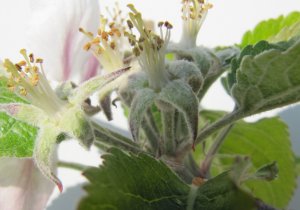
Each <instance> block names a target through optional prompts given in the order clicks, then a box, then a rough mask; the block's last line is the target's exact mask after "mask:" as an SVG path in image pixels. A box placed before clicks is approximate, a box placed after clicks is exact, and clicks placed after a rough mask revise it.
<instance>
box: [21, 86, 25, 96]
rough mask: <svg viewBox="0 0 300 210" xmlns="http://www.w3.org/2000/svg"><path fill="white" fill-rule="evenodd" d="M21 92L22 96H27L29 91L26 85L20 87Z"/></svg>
mask: <svg viewBox="0 0 300 210" xmlns="http://www.w3.org/2000/svg"><path fill="white" fill-rule="evenodd" d="M20 94H21V95H22V96H26V95H27V91H26V89H25V88H24V87H21V88H20Z"/></svg>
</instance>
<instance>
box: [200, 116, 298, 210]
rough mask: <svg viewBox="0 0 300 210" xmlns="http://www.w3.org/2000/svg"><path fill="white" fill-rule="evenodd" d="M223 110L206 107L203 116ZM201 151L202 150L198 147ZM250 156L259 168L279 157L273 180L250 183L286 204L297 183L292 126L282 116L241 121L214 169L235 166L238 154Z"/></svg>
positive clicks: (270, 200) (256, 192) (268, 200)
mask: <svg viewBox="0 0 300 210" xmlns="http://www.w3.org/2000/svg"><path fill="white" fill-rule="evenodd" d="M222 115H223V113H221V112H214V111H213V112H212V111H203V112H201V117H202V119H206V120H211V121H214V120H216V119H217V118H219V117H220V116H222ZM197 153H199V151H197ZM237 155H239V156H249V157H250V158H251V160H252V163H253V166H254V167H255V168H256V169H259V168H260V169H262V168H261V166H263V165H265V164H267V163H270V162H273V161H276V162H277V165H278V169H279V173H278V178H277V179H275V180H274V181H272V182H266V181H260V180H253V181H249V182H247V183H246V186H247V187H248V188H249V189H250V190H251V192H252V193H253V194H254V195H255V196H256V197H259V198H261V199H262V200H263V201H265V202H266V203H269V204H272V205H274V206H276V207H279V208H282V207H286V205H287V204H288V202H289V200H290V199H291V196H292V194H293V192H294V190H295V186H296V171H295V158H294V154H293V152H292V149H291V143H290V139H289V133H288V128H287V126H286V125H285V123H283V122H282V121H281V120H280V119H279V118H270V119H264V120H260V121H258V122H256V123H246V122H244V121H238V122H237V123H236V124H235V126H234V127H233V129H232V130H231V132H230V133H229V135H228V136H227V138H226V139H225V141H224V143H223V145H222V147H221V149H220V151H219V153H218V154H217V156H216V158H215V159H214V162H213V167H212V173H213V174H218V173H220V171H224V170H226V169H228V168H229V167H231V164H232V161H233V160H234V158H235V156H237Z"/></svg>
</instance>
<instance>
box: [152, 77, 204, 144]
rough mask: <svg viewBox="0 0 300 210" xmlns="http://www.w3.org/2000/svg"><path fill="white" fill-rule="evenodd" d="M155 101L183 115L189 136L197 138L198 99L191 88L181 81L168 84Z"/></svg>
mask: <svg viewBox="0 0 300 210" xmlns="http://www.w3.org/2000/svg"><path fill="white" fill-rule="evenodd" d="M157 100H159V101H162V102H164V103H167V104H170V105H171V106H173V107H174V108H176V109H177V110H178V111H180V112H181V113H183V115H184V118H185V120H186V124H187V127H188V128H189V131H190V136H191V137H192V139H193V140H195V139H196V137H197V129H198V104H199V103H198V99H197V97H196V95H195V93H194V92H193V90H192V88H191V87H190V86H189V85H188V84H186V83H185V82H184V81H182V80H174V81H172V82H169V83H168V84H167V85H166V86H165V87H164V88H163V89H162V90H161V92H160V93H159V96H158V98H157Z"/></svg>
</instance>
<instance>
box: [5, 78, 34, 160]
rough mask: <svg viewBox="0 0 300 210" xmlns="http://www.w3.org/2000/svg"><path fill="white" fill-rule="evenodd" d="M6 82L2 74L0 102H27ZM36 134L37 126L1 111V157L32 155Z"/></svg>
mask: <svg viewBox="0 0 300 210" xmlns="http://www.w3.org/2000/svg"><path fill="white" fill-rule="evenodd" d="M6 82H7V81H6V78H5V77H1V76H0V104H3V103H14V102H16V103H25V102H26V101H25V100H24V99H22V98H21V97H19V96H17V95H16V94H14V93H13V92H12V91H10V90H8V89H7V88H6V87H7V86H6V84H7V83H6ZM36 135H37V128H35V127H33V126H30V125H28V124H27V123H24V122H20V121H17V120H16V119H14V118H12V117H10V116H9V115H7V114H6V113H4V112H0V157H32V154H33V147H34V142H35V138H36Z"/></svg>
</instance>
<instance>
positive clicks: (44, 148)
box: [33, 123, 63, 191]
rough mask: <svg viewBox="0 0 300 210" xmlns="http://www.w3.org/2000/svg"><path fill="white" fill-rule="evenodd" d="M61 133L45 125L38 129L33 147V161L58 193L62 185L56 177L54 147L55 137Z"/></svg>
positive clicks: (55, 128) (51, 126)
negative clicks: (56, 188) (55, 186)
mask: <svg viewBox="0 0 300 210" xmlns="http://www.w3.org/2000/svg"><path fill="white" fill-rule="evenodd" d="M60 133H61V131H60V129H59V128H58V127H55V126H54V125H52V124H50V123H47V124H44V125H43V127H41V128H40V129H39V132H38V135H37V138H36V143H35V147H34V153H33V159H34V161H35V163H36V165H37V167H38V168H39V169H40V171H41V172H42V173H43V175H44V176H45V177H47V178H48V179H49V180H51V181H52V182H54V183H55V184H56V185H57V187H58V188H59V190H60V191H62V188H63V186H62V183H61V181H60V180H59V179H58V178H57V177H56V175H55V172H56V161H57V157H56V147H57V137H58V136H59V134H60Z"/></svg>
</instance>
